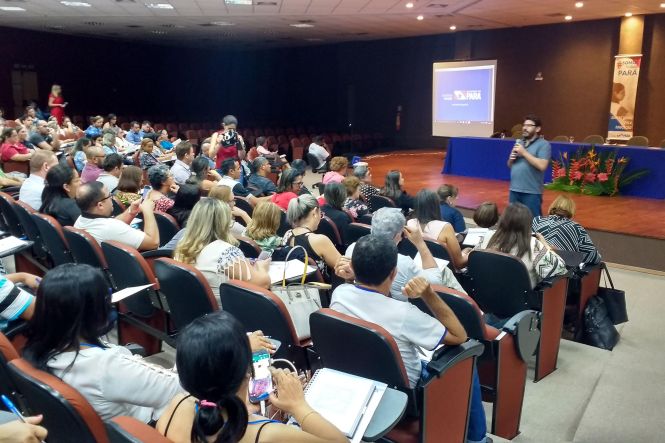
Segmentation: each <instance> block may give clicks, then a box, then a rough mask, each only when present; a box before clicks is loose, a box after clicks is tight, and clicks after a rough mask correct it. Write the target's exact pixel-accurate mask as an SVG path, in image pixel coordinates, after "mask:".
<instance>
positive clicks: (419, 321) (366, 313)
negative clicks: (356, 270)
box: [330, 284, 446, 387]
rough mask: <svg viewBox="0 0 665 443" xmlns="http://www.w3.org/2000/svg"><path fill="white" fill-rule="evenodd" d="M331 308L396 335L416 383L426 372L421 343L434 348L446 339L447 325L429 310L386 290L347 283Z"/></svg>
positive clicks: (398, 344) (338, 289) (396, 340)
mask: <svg viewBox="0 0 665 443" xmlns="http://www.w3.org/2000/svg"><path fill="white" fill-rule="evenodd" d="M330 308H331V309H334V310H335V311H337V312H341V313H342V314H347V315H350V316H352V317H356V318H359V319H361V320H365V321H369V322H372V323H376V324H377V325H379V326H381V327H383V328H384V329H385V330H386V331H388V333H389V334H390V335H392V336H393V338H394V339H395V342H396V343H397V347H398V348H399V352H400V354H401V355H402V361H403V362H404V367H405V368H406V373H407V375H408V377H409V385H410V386H411V387H414V386H415V385H416V384H417V383H418V380H420V374H421V372H422V366H421V363H420V361H421V359H422V355H421V354H419V353H418V351H417V348H416V347H417V346H421V347H423V348H425V349H428V350H432V349H434V348H436V347H437V346H438V345H439V344H440V343H442V342H443V337H444V336H445V334H446V328H445V327H444V326H443V325H442V324H441V322H440V321H439V320H437V319H435V318H434V317H432V316H430V315H428V314H425V313H424V312H422V311H421V310H420V309H418V308H417V307H415V306H414V305H412V304H411V303H405V302H403V301H399V300H395V299H393V298H390V297H386V296H385V295H383V294H378V293H376V292H370V291H367V290H364V289H360V288H358V287H357V286H354V285H350V284H343V285H341V286H338V287H337V289H335V291H334V292H333V295H332V300H331V302H330Z"/></svg>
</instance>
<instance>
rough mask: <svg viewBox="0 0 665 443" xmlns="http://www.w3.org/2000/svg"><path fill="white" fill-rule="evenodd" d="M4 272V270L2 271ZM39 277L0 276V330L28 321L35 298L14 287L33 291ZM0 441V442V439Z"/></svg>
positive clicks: (33, 307) (18, 274) (32, 310)
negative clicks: (24, 286)
mask: <svg viewBox="0 0 665 443" xmlns="http://www.w3.org/2000/svg"><path fill="white" fill-rule="evenodd" d="M3 271H4V269H3ZM39 280H40V279H39V277H37V276H36V275H32V274H28V273H26V272H16V273H14V274H0V330H2V329H4V327H5V323H6V322H10V321H14V320H16V319H18V318H22V319H24V320H29V319H31V318H32V315H33V313H34V311H35V297H33V296H32V294H30V293H29V292H26V291H24V290H23V289H21V288H19V287H18V286H15V283H23V284H24V285H26V286H28V287H29V288H30V289H32V290H33V291H36V290H37V287H38V286H39ZM0 441H2V440H1V439H0Z"/></svg>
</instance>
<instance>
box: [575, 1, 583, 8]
mask: <svg viewBox="0 0 665 443" xmlns="http://www.w3.org/2000/svg"><path fill="white" fill-rule="evenodd" d="M582 6H584V2H576V3H575V7H576V8H581V7H582Z"/></svg>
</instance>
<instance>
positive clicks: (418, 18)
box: [416, 15, 425, 20]
mask: <svg viewBox="0 0 665 443" xmlns="http://www.w3.org/2000/svg"><path fill="white" fill-rule="evenodd" d="M424 18H425V17H423V16H422V15H419V16H418V17H416V20H422V19H424Z"/></svg>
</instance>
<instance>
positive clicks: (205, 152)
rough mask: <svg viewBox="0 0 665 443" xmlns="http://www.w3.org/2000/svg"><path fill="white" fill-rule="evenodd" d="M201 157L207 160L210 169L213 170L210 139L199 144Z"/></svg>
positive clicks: (213, 161)
mask: <svg viewBox="0 0 665 443" xmlns="http://www.w3.org/2000/svg"><path fill="white" fill-rule="evenodd" d="M201 157H203V158H205V159H206V160H208V164H209V166H210V169H215V160H213V159H212V158H211V157H210V137H208V138H206V139H205V140H203V142H201Z"/></svg>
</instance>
